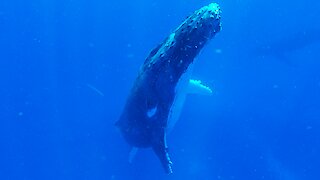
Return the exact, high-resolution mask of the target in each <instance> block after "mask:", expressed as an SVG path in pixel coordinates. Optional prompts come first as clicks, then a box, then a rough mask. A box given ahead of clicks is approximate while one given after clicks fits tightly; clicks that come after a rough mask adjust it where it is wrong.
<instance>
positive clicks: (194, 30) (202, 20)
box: [175, 3, 221, 47]
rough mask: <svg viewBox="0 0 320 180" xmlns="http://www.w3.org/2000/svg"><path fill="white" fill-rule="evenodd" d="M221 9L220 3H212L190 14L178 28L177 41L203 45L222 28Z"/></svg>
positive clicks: (176, 32) (176, 31) (191, 44)
mask: <svg viewBox="0 0 320 180" xmlns="http://www.w3.org/2000/svg"><path fill="white" fill-rule="evenodd" d="M220 19H221V9H220V7H219V5H218V4H216V3H211V4H209V5H208V6H204V7H202V8H201V9H199V10H197V11H195V12H194V13H193V14H192V15H190V16H189V17H188V18H187V19H186V20H185V21H184V22H183V23H182V24H181V25H180V26H179V27H178V28H177V29H176V30H175V34H176V37H175V39H176V41H180V42H183V43H185V40H187V41H190V43H188V44H189V46H200V47H201V46H202V45H204V44H205V43H206V42H207V41H208V40H210V39H212V38H213V37H214V36H215V34H216V33H218V32H219V31H220V30H221V22H220Z"/></svg>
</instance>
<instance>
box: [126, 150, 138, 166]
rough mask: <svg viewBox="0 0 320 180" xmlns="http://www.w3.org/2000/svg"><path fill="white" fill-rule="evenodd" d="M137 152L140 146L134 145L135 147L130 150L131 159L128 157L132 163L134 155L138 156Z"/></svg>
mask: <svg viewBox="0 0 320 180" xmlns="http://www.w3.org/2000/svg"><path fill="white" fill-rule="evenodd" d="M137 152H138V148H136V147H133V148H132V149H131V151H130V153H129V159H128V161H129V163H130V164H131V163H132V161H133V159H134V157H136V154H137Z"/></svg>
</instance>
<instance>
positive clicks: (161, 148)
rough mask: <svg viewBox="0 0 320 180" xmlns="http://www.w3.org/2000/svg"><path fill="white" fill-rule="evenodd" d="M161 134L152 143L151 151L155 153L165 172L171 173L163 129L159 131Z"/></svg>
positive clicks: (170, 163)
mask: <svg viewBox="0 0 320 180" xmlns="http://www.w3.org/2000/svg"><path fill="white" fill-rule="evenodd" d="M161 134H162V136H161V137H160V139H158V140H157V141H155V142H154V143H153V145H152V149H153V151H154V152H155V153H156V155H157V156H158V158H159V159H160V162H161V164H162V166H163V168H164V169H165V171H166V173H167V174H172V173H173V171H172V161H171V159H170V156H169V152H168V147H167V143H166V135H165V134H166V133H165V132H164V130H163V131H162V132H161Z"/></svg>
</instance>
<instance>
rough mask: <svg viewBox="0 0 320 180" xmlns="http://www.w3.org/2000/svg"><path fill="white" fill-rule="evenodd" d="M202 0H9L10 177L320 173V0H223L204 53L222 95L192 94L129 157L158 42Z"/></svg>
mask: <svg viewBox="0 0 320 180" xmlns="http://www.w3.org/2000/svg"><path fill="white" fill-rule="evenodd" d="M211 2H212V1H209V0H205V1H196V0H177V1H169V0H162V1H160V0H153V1H148V0H137V1H129V0H128V1H117V0H109V1H102V0H92V1H84V0H77V1H75V0H47V1H44V0H42V1H41V0H31V1H25V0H12V1H9V0H3V1H1V2H0V82H1V84H0V85H1V86H0V99H1V103H0V157H1V158H0V179H1V180H23V179H25V180H38V179H39V180H43V179H46V180H57V179H66V180H69V179H70V180H71V179H78V180H82V179H84V180H85V179H88V180H94V179H96V180H100V179H101V180H102V179H103V180H105V179H107V180H150V179H154V180H166V179H169V180H173V179H177V180H178V179H188V180H189V179H190V180H198V179H202V180H206V179H207V180H257V179H259V180H260V179H261V180H319V179H320V171H319V167H320V155H319V154H320V62H319V59H320V51H319V49H320V23H319V19H320V13H319V9H320V1H316V0H306V1H297V0H295V1H286V0H281V1H277V2H276V1H274V2H273V1H254V0H239V1H231V0H228V1H220V0H219V1H217V3H219V4H220V6H221V8H222V12H223V14H222V23H223V24H222V31H221V32H220V33H219V34H218V35H217V36H216V37H215V38H214V39H213V40H212V41H211V42H210V44H209V45H208V46H207V47H205V48H204V49H203V51H202V52H201V54H200V55H199V57H198V58H197V59H196V65H195V67H194V68H195V69H194V70H195V72H194V74H193V76H194V78H196V79H201V80H202V81H203V82H204V83H206V84H208V85H209V86H210V87H212V89H213V90H214V94H213V96H210V97H207V96H201V95H190V96H188V97H187V100H186V102H185V106H184V109H183V112H182V113H181V119H180V120H179V121H178V123H177V124H176V127H175V129H174V130H173V131H172V133H171V134H169V136H168V144H169V147H170V152H171V156H172V160H173V162H174V165H173V168H174V174H173V175H170V176H167V175H166V174H165V173H164V172H163V169H162V167H161V165H160V163H159V161H158V159H157V157H156V156H155V155H154V154H153V152H152V151H151V150H150V149H144V150H141V151H139V152H138V154H137V156H136V157H135V159H134V161H133V163H132V164H130V163H128V156H129V152H130V147H129V146H128V145H127V143H126V142H125V141H124V139H123V138H122V137H121V135H120V133H119V132H118V130H117V129H116V128H115V126H114V122H115V121H116V120H117V119H118V118H119V115H120V113H121V111H122V108H123V106H124V103H125V101H126V98H127V95H128V93H129V91H130V88H131V86H132V84H133V81H134V79H135V77H136V75H137V72H138V70H139V68H140V66H141V65H142V63H143V61H144V59H145V58H146V57H147V55H148V53H149V52H150V51H151V50H152V49H153V48H154V47H155V46H156V45H157V44H158V43H160V42H161V41H162V40H163V39H164V38H166V36H168V35H169V34H170V32H171V31H172V30H173V29H175V28H176V27H177V26H178V25H179V24H180V23H181V22H182V21H183V20H184V19H185V17H187V16H188V15H190V14H191V13H192V12H193V11H194V10H196V9H198V8H200V7H202V6H204V5H207V4H209V3H211Z"/></svg>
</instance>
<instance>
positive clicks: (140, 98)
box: [116, 3, 221, 174]
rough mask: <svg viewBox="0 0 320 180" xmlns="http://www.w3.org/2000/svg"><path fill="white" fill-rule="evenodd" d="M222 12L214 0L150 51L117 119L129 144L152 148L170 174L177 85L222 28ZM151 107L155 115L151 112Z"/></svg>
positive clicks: (117, 124)
mask: <svg viewBox="0 0 320 180" xmlns="http://www.w3.org/2000/svg"><path fill="white" fill-rule="evenodd" d="M220 14H221V11H220V8H219V6H218V5H217V4H215V3H212V4H210V5H208V6H204V7H202V8H201V9H199V10H197V11H195V12H194V13H193V14H192V15H191V16H189V17H188V18H187V19H186V20H185V21H184V22H183V23H182V24H181V25H180V26H179V27H178V28H177V29H176V30H175V31H174V32H173V33H172V34H170V35H169V37H168V38H166V39H165V40H164V42H162V43H161V44H159V45H158V46H157V47H156V48H155V49H153V50H152V51H151V53H150V54H149V56H148V57H147V58H146V60H145V62H144V64H143V65H142V67H141V69H140V72H139V74H138V77H137V78H136V80H135V82H134V85H133V88H132V90H131V93H130V94H129V97H128V99H127V102H126V105H125V107H124V110H123V112H122V114H121V116H120V119H119V120H118V121H117V122H116V126H117V127H118V128H119V129H120V131H121V133H122V135H123V137H124V138H125V140H126V141H127V142H128V143H129V144H130V145H132V146H134V147H138V148H148V147H151V148H152V149H153V151H154V152H155V153H156V155H157V156H158V158H159V159H160V161H161V163H162V165H163V167H164V169H165V171H166V173H168V174H171V173H172V162H171V160H170V157H169V153H168V148H167V144H166V127H167V122H168V116H169V113H170V109H171V106H172V104H173V101H174V98H175V93H176V92H175V87H176V85H177V83H178V81H179V79H180V77H181V75H182V74H183V73H184V72H186V70H187V68H188V66H189V65H190V64H191V63H192V62H193V60H194V58H195V57H196V56H197V55H198V54H199V52H200V50H201V49H202V48H203V46H204V45H205V44H206V43H207V42H208V41H209V40H210V39H212V38H213V37H214V36H215V34H216V33H218V32H219V31H220V29H221V23H220ZM150 110H153V111H154V113H153V114H152V115H150V114H149V115H148V112H150Z"/></svg>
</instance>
